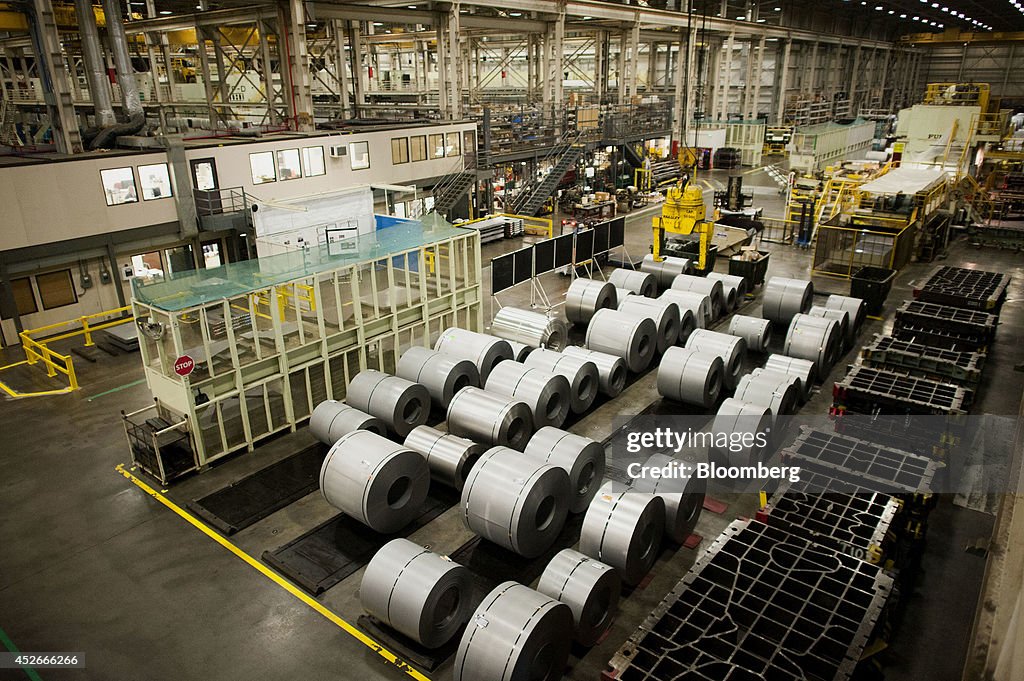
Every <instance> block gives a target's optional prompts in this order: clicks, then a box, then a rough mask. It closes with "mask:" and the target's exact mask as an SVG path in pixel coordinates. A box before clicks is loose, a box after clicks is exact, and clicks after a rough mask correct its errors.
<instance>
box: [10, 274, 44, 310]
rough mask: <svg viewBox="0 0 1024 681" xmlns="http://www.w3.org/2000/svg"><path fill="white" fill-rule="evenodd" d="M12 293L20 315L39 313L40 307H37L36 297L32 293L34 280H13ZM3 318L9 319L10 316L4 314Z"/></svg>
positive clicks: (24, 278)
mask: <svg viewBox="0 0 1024 681" xmlns="http://www.w3.org/2000/svg"><path fill="white" fill-rule="evenodd" d="M11 292H12V293H13V294H14V305H15V307H16V308H17V309H18V314H19V315H27V314H32V313H33V312H38V311H39V307H38V306H37V305H36V297H35V295H34V294H33V293H32V279H31V278H30V277H18V278H17V279H11ZM5 312H6V311H5ZM3 318H4V319H8V316H7V315H6V314H4V316H3Z"/></svg>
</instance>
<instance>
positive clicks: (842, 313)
mask: <svg viewBox="0 0 1024 681" xmlns="http://www.w3.org/2000/svg"><path fill="white" fill-rule="evenodd" d="M807 314H809V315H811V316H812V317H820V318H822V319H832V320H835V321H836V322H838V323H839V335H840V337H841V338H842V339H843V340H842V346H843V347H844V348H852V347H853V344H854V343H855V342H856V341H857V331H856V330H855V329H854V326H853V322H852V321H851V319H850V313H849V312H847V311H846V310H839V309H836V308H831V307H825V306H823V305H812V306H811V309H810V311H808V313H807ZM837 359H838V358H837Z"/></svg>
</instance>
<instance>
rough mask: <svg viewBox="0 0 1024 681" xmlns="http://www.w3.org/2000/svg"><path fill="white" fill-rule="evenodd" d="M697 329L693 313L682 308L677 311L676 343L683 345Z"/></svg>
mask: <svg viewBox="0 0 1024 681" xmlns="http://www.w3.org/2000/svg"><path fill="white" fill-rule="evenodd" d="M696 328H697V323H696V321H694V318H693V311H692V310H687V309H684V308H680V309H679V338H678V339H676V343H677V344H679V345H684V344H685V343H686V341H687V339H688V338H689V337H690V334H691V333H693V332H694V330H695V329H696Z"/></svg>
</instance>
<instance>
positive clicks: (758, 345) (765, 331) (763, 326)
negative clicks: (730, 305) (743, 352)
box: [729, 314, 772, 352]
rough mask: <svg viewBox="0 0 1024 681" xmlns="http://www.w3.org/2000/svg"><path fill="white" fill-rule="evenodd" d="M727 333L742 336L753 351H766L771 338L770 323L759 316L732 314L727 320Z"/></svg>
mask: <svg viewBox="0 0 1024 681" xmlns="http://www.w3.org/2000/svg"><path fill="white" fill-rule="evenodd" d="M729 335H730V336H736V337H737V338H742V339H743V340H745V341H746V342H747V348H749V349H750V350H753V351H754V352H767V351H768V343H769V342H770V341H771V339H772V323H771V322H770V321H768V320H767V319H761V318H759V317H747V316H744V315H741V314H738V315H733V317H732V319H731V320H729Z"/></svg>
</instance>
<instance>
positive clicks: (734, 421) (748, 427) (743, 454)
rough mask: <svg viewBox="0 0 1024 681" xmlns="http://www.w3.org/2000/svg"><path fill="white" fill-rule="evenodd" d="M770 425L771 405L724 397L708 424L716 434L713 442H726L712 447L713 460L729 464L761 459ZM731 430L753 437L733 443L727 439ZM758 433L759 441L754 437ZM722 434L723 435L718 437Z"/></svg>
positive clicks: (753, 462) (767, 441)
mask: <svg viewBox="0 0 1024 681" xmlns="http://www.w3.org/2000/svg"><path fill="white" fill-rule="evenodd" d="M771 426H772V410H771V408H770V407H767V406H765V405H763V404H755V403H754V402H745V401H743V400H741V399H737V398H735V397H729V398H726V399H725V400H724V401H723V402H722V406H720V407H719V408H718V413H717V414H715V420H714V421H713V422H712V424H711V432H712V433H715V435H716V438H715V439H716V443H719V442H724V443H725V444H724V446H721V445H719V444H716V446H714V447H712V448H711V457H712V459H713V460H715V461H716V462H719V463H725V465H728V466H749V465H751V464H756V463H757V462H759V461H762V460H764V456H765V452H766V450H767V448H768V443H769V441H770V437H769V431H770V430H771ZM732 433H744V434H746V433H749V434H750V435H751V436H752V437H750V438H747V439H746V440H745V441H742V440H741V441H739V442H735V443H733V442H731V441H730V440H729V439H728V436H730V435H731V434H732ZM758 434H760V435H761V439H760V440H758V438H757V435H758ZM722 435H725V436H726V437H720V436H722Z"/></svg>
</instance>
